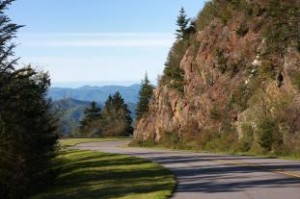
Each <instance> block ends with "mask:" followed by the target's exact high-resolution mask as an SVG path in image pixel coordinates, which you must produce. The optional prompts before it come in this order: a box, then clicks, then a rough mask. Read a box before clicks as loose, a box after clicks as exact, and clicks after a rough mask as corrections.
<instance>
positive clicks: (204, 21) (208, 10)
mask: <svg viewBox="0 0 300 199" xmlns="http://www.w3.org/2000/svg"><path fill="white" fill-rule="evenodd" d="M215 14H216V5H215V4H214V3H213V2H206V4H205V6H204V8H203V9H202V11H201V12H200V13H199V14H198V17H197V20H196V28H197V30H203V29H204V28H205V27H206V26H207V25H208V24H209V23H210V22H211V21H212V20H213V18H214V16H215Z"/></svg>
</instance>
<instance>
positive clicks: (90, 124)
mask: <svg viewBox="0 0 300 199" xmlns="http://www.w3.org/2000/svg"><path fill="white" fill-rule="evenodd" d="M100 119H101V108H100V107H98V106H97V103H96V102H95V101H93V102H91V104H90V106H89V107H87V108H86V109H85V110H84V117H83V119H82V120H81V122H80V131H81V134H82V135H88V136H89V137H90V136H95V135H99V134H100V133H101V127H100Z"/></svg>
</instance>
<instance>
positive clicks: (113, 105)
mask: <svg viewBox="0 0 300 199" xmlns="http://www.w3.org/2000/svg"><path fill="white" fill-rule="evenodd" d="M131 123H132V118H131V116H130V111H129V109H128V107H127V104H125V102H124V99H123V98H122V96H121V94H120V93H119V92H116V93H115V94H114V95H113V96H111V95H110V96H109V97H108V99H107V101H106V102H105V107H104V108H103V112H102V120H101V124H102V130H103V135H104V136H127V135H129V134H131V133H132V126H131Z"/></svg>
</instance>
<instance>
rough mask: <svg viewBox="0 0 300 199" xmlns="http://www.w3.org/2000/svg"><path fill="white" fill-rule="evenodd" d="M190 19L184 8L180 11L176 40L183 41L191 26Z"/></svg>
mask: <svg viewBox="0 0 300 199" xmlns="http://www.w3.org/2000/svg"><path fill="white" fill-rule="evenodd" d="M189 22H190V18H188V17H187V15H186V13H185V10H184V8H183V7H182V8H181V9H180V11H179V15H178V17H177V20H176V25H177V26H178V29H177V30H176V38H177V39H183V38H184V36H185V32H186V30H187V28H188V26H189Z"/></svg>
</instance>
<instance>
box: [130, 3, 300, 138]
mask: <svg viewBox="0 0 300 199" xmlns="http://www.w3.org/2000/svg"><path fill="white" fill-rule="evenodd" d="M252 4H255V2H252V1H250V2H248V6H251V5H252ZM259 6H260V9H261V12H262V13H259V14H257V15H254V16H253V17H251V18H249V20H248V21H245V20H244V18H245V16H244V15H245V13H243V12H238V11H235V12H233V13H232V14H231V16H230V19H229V20H228V21H227V23H226V25H224V23H223V22H222V21H221V20H220V19H218V18H214V19H212V20H211V21H210V23H208V25H207V26H206V27H205V28H204V29H202V30H200V31H199V30H198V31H197V32H196V33H195V34H194V35H192V36H191V37H192V38H193V39H192V42H191V45H190V46H189V47H188V48H187V50H186V53H185V55H184V57H183V58H182V60H181V63H180V67H181V68H182V70H183V71H184V93H183V94H180V93H178V92H177V91H176V90H175V89H172V88H170V87H168V85H167V84H164V83H160V85H159V87H158V88H157V89H156V90H155V94H154V97H153V100H152V102H151V104H150V112H149V114H147V115H146V116H145V117H144V118H142V119H141V120H140V121H139V123H138V124H137V127H136V129H135V132H134V137H135V139H137V140H154V141H155V142H160V141H161V140H162V139H163V137H164V134H165V133H166V132H169V133H174V134H176V135H177V136H178V137H179V138H180V139H181V140H184V141H191V142H192V141H194V140H197V139H200V137H201V136H200V135H201V133H202V132H204V131H211V130H212V131H214V132H215V133H222V132H223V131H224V129H225V128H226V127H225V126H226V125H229V126H231V127H232V129H233V130H235V131H236V132H237V134H238V136H239V138H242V137H243V130H242V129H243V128H242V126H243V125H244V124H248V125H250V126H252V127H253V129H256V128H257V125H258V122H259V119H260V116H263V115H264V114H265V113H264V112H267V114H268V117H275V116H276V114H278V109H280V108H278V106H281V103H282V104H284V103H285V104H288V106H290V105H291V104H293V103H298V101H297V99H299V98H300V96H299V92H298V90H297V88H296V86H295V84H294V83H293V74H295V73H298V72H299V70H300V55H299V52H298V51H297V49H296V47H295V46H293V45H292V44H288V47H287V49H286V51H285V52H284V53H283V52H278V51H274V52H272V53H269V52H270V50H269V46H270V44H268V43H267V42H269V41H267V39H266V37H265V36H264V31H265V30H264V29H263V28H262V27H263V26H265V25H266V21H268V20H269V19H268V16H267V13H266V9H264V7H263V6H262V5H259ZM220 9H222V8H220ZM198 20H199V19H198ZM242 23H246V26H247V30H246V31H245V33H244V34H243V35H241V34H240V35H239V34H237V30H238V29H239V28H240V27H241V24H242ZM291 43H292V42H291Z"/></svg>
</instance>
